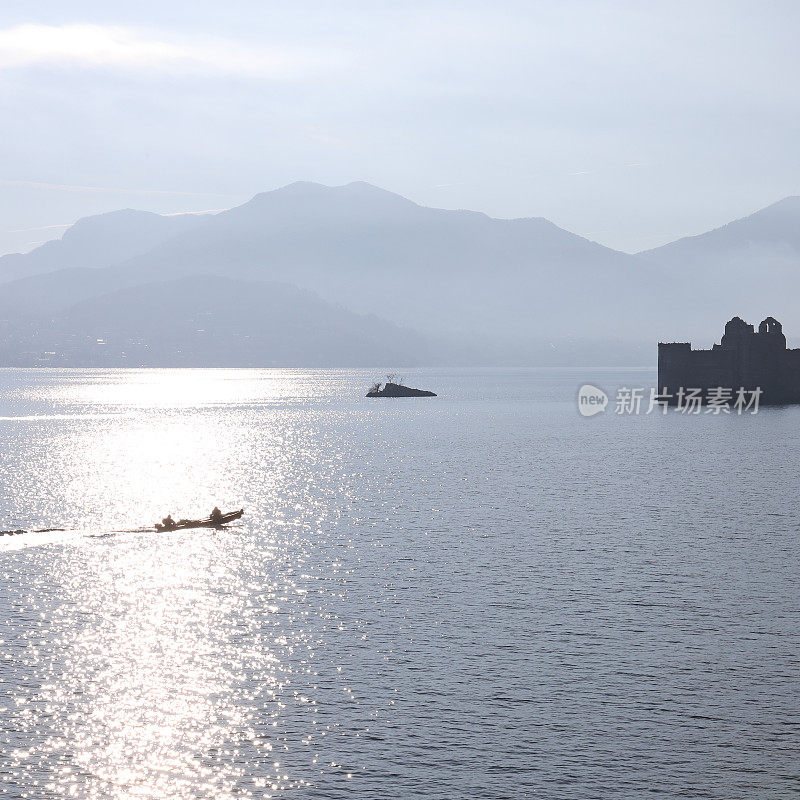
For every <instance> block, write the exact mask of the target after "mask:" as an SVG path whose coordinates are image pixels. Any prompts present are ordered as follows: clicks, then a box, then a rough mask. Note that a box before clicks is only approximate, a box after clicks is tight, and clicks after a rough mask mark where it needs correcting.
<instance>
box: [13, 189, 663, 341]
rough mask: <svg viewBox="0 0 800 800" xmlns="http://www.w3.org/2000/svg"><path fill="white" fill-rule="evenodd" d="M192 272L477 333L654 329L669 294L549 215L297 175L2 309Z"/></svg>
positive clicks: (54, 280)
mask: <svg viewBox="0 0 800 800" xmlns="http://www.w3.org/2000/svg"><path fill="white" fill-rule="evenodd" d="M65 266H74V264H73V263H69V264H65ZM192 274H215V275H220V276H224V277H229V278H236V279H245V280H269V281H282V282H290V283H293V284H296V285H298V286H301V287H303V288H307V289H311V290H313V291H315V292H317V293H319V294H320V295H321V296H322V297H324V298H325V299H327V300H330V301H332V302H338V303H341V304H342V305H344V306H346V307H347V308H350V309H352V310H354V311H357V312H359V313H376V314H378V315H380V316H381V317H384V318H387V319H391V320H392V321H394V322H397V323H398V324H403V325H408V326H412V327H415V328H418V329H419V330H421V331H424V332H429V333H435V334H440V335H449V336H459V337H462V338H463V339H465V340H471V341H474V342H485V341H493V342H512V341H526V340H532V339H534V338H538V339H542V340H547V341H552V340H556V339H559V338H561V337H564V336H578V337H596V336H597V335H598V332H601V333H602V335H603V336H604V337H610V338H614V337H624V336H627V337H628V338H631V337H632V336H635V335H636V334H637V333H641V332H642V331H643V329H644V328H645V327H647V326H650V327H649V328H648V330H649V331H650V332H652V330H653V329H654V328H653V326H652V323H653V315H654V312H653V309H652V307H651V306H648V305H647V304H646V303H645V302H644V301H645V300H646V299H647V297H648V296H650V295H652V293H653V292H654V291H655V292H657V293H658V295H659V296H660V297H665V296H667V295H668V294H669V292H670V291H671V289H670V284H669V282H668V281H666V280H664V279H663V277H662V276H661V275H660V273H659V271H658V270H657V269H654V268H652V267H651V266H650V265H649V264H648V263H647V262H646V261H643V260H637V259H636V258H635V257H633V256H628V255H626V254H623V253H617V252H615V251H613V250H610V249H608V248H606V247H603V246H601V245H599V244H597V243H595V242H591V241H588V240H586V239H584V238H582V237H580V236H576V235H575V234H572V233H569V232H567V231H564V230H562V229H561V228H558V227H557V226H556V225H554V224H553V223H551V222H549V221H547V220H545V219H541V218H530V219H516V220H498V219H492V218H491V217H488V216H486V215H485V214H481V213H477V212H472V211H447V210H442V209H433V208H426V207H423V206H419V205H417V204H416V203H413V202H411V201H410V200H407V199H405V198H403V197H400V196H399V195H396V194H393V193H391V192H387V191H384V190H382V189H378V188H376V187H374V186H370V185H369V184H365V183H353V184H348V185H346V186H339V187H326V186H320V185H318V184H313V183H296V184H292V185H290V186H287V187H285V188H283V189H278V190H276V191H273V192H266V193H264V194H260V195H256V197H254V198H253V199H252V200H251V201H249V202H248V203H245V204H243V205H242V206H238V207H237V208H233V209H230V210H229V211H226V212H222V213H220V214H215V215H213V216H207V217H203V218H200V219H198V220H197V221H196V225H195V226H194V227H193V228H192V229H191V230H189V231H185V232H183V233H180V234H178V235H175V236H173V237H171V238H169V239H166V240H164V241H162V242H161V243H159V244H157V245H156V246H154V247H152V248H150V249H149V250H147V251H146V252H143V253H141V254H139V255H137V256H135V257H132V258H130V259H128V260H127V261H124V262H121V263H117V264H114V265H113V266H109V267H106V268H105V269H103V270H92V271H87V270H76V271H74V272H73V273H72V274H71V275H68V276H67V275H59V276H55V275H54V276H49V277H46V278H42V277H41V276H40V277H39V278H38V279H36V280H30V279H29V282H28V283H19V282H17V283H16V284H9V285H7V286H6V287H4V295H5V297H4V299H2V300H1V301H0V306H2V307H5V308H6V309H7V308H9V307H12V306H13V308H14V309H16V311H17V313H21V314H25V313H28V312H29V311H34V312H36V313H39V312H41V313H51V312H54V311H57V310H58V309H59V308H62V307H63V306H64V305H65V304H66V303H70V302H77V301H79V300H80V299H84V298H85V299H88V298H90V297H93V296H96V295H98V294H101V293H105V292H108V291H111V290H113V289H115V288H126V287H131V286H134V285H136V284H137V283H141V282H145V281H154V280H164V279H166V278H169V277H180V276H184V275H192ZM2 307H0V313H2Z"/></svg>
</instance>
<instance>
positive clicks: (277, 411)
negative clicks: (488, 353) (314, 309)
mask: <svg viewBox="0 0 800 800" xmlns="http://www.w3.org/2000/svg"><path fill="white" fill-rule="evenodd" d="M378 377H380V371H376V370H263V371H262V370H0V476H1V477H2V484H1V485H2V495H1V496H0V529H2V530H7V531H12V530H17V529H23V530H26V531H33V530H34V529H42V528H64V529H66V530H64V531H51V532H48V533H33V532H30V533H24V534H19V535H14V536H3V537H0V608H1V609H2V620H0V722H2V724H1V725H0V796H2V797H9V798H36V800H41V799H42V798H61V797H78V798H82V799H85V798H98V799H99V798H115V799H117V798H124V799H125V800H127V799H128V798H142V799H143V800H159V799H160V798H165V799H166V798H169V799H170V800H174V799H175V798H180V799H182V798H187V800H188V798H193V799H194V798H209V799H210V798H214V799H215V800H226V799H227V798H263V797H291V798H350V797H358V798H370V799H371V798H374V799H375V800H378V799H381V800H382V799H383V798H387V797H398V798H456V797H475V798H509V799H511V798H514V799H516V798H525V797H531V798H533V797H535V798H544V799H545V800H551V799H552V800H564V799H565V798H569V799H572V798H575V800H578V799H580V800H583V799H584V798H586V799H587V800H589V799H590V798H603V799H606V798H639V797H648V796H651V795H652V796H655V795H662V796H664V797H668V798H677V797H685V798H720V800H735V799H736V798H742V799H744V798H747V799H748V800H750V799H751V798H788V797H796V796H797V793H798V791H800V768H799V767H798V764H800V699H799V698H800V614H799V612H800V574H799V573H798V563H799V562H800V559H799V556H800V545H799V544H798V541H799V540H800V535H799V533H798V520H800V497H799V496H798V488H799V487H800V460H799V459H798V456H797V454H798V452H800V408H762V409H760V410H759V412H758V414H755V415H751V414H745V415H741V416H739V415H735V414H729V415H726V414H719V415H717V414H699V415H686V414H680V413H676V412H670V413H668V414H666V415H663V414H661V413H659V412H657V411H656V412H654V413H651V414H646V413H644V411H645V409H644V408H643V410H642V413H641V414H616V413H614V398H613V395H614V392H615V391H616V390H617V388H618V387H623V386H627V387H631V386H642V387H650V386H651V385H653V384H654V382H655V372H654V371H646V370H645V371H627V372H626V371H610V370H609V371H603V370H413V371H407V372H406V373H405V378H406V381H407V383H408V384H409V385H411V386H418V387H420V388H424V389H431V390H433V391H435V392H437V393H438V394H439V396H438V397H436V398H423V399H395V400H383V399H381V400H368V399H366V398H365V397H364V394H365V393H366V391H367V388H368V387H369V385H370V383H371V382H372V381H373V380H375V379H376V378H378ZM584 383H591V384H594V385H596V386H599V387H602V388H605V389H606V391H608V393H609V394H610V395H611V396H612V399H611V402H610V404H609V406H608V408H607V409H606V411H605V412H604V413H601V414H598V415H597V416H594V417H591V418H584V417H582V416H581V415H580V414H579V413H578V410H577V403H576V397H577V393H578V389H579V387H580V386H581V385H582V384H584ZM214 505H218V506H219V507H220V508H221V509H222V510H223V511H228V510H233V509H237V508H240V507H243V508H244V509H245V515H244V517H243V518H242V519H241V520H240V521H239V522H238V523H236V524H235V525H234V526H231V527H230V528H229V529H226V530H223V531H214V530H200V531H183V532H174V533H169V534H164V535H156V534H155V533H153V532H151V531H145V530H141V529H142V528H145V527H149V526H152V525H153V523H155V522H156V521H159V520H160V519H161V518H162V517H164V516H166V515H167V514H168V513H171V514H172V515H173V516H174V517H175V518H176V519H177V518H179V517H196V516H204V515H206V514H207V513H208V512H209V511H210V510H211V508H212V506H214Z"/></svg>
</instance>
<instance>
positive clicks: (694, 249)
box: [641, 197, 800, 341]
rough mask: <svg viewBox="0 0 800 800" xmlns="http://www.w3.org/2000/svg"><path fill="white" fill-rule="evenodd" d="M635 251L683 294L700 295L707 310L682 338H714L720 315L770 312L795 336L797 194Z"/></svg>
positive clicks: (799, 330) (799, 325)
mask: <svg viewBox="0 0 800 800" xmlns="http://www.w3.org/2000/svg"><path fill="white" fill-rule="evenodd" d="M641 256H642V258H644V259H646V260H647V261H649V262H650V263H651V264H653V265H658V266H659V267H660V268H661V269H662V270H663V271H664V272H665V273H667V274H669V275H670V276H671V277H672V279H673V280H674V281H675V282H676V285H680V286H683V287H685V291H686V293H687V295H688V294H691V295H692V296H694V297H696V298H702V300H703V303H704V307H705V308H706V309H707V310H708V312H709V313H707V314H706V319H701V318H700V319H694V320H690V321H689V325H687V330H686V333H685V334H684V337H688V336H692V335H694V336H695V337H696V336H698V335H704V336H706V338H708V339H713V338H715V337H716V338H719V335H720V322H719V319H720V317H724V318H725V319H729V318H730V317H732V316H734V315H735V314H739V315H741V316H744V317H745V318H746V319H756V320H758V319H763V318H764V317H766V316H770V315H771V316H775V317H777V318H778V319H780V320H781V321H782V322H783V323H784V329H785V330H786V332H787V335H788V336H789V337H790V338H792V337H793V338H794V340H795V341H798V340H800V306H798V304H797V299H796V298H797V297H798V296H800V197H787V198H785V199H784V200H781V201H779V202H777V203H774V204H773V205H771V206H768V207H767V208H764V209H762V210H760V211H756V212H755V213H754V214H751V215H749V216H747V217H744V218H742V219H737V220H735V221H733V222H730V223H728V224H727V225H723V226H722V227H721V228H716V229H715V230H712V231H709V232H708V233H703V234H700V235H699V236H689V237H686V238H684V239H679V240H678V241H675V242H671V243H670V244H667V245H664V246H663V247H659V248H656V249H655V250H649V251H646V252H644V253H642V254H641ZM712 311H713V312H714V313H710V312H712ZM726 315H727V316H726ZM723 321H724V320H723ZM707 322H711V324H712V325H713V326H714V327H713V330H709V329H708V328H707ZM701 331H702V332H701Z"/></svg>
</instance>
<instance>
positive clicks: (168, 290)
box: [0, 276, 444, 367]
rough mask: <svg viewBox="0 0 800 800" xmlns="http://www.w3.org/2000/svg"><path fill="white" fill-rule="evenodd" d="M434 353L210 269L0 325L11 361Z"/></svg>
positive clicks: (405, 361)
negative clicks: (31, 319) (9, 325)
mask: <svg viewBox="0 0 800 800" xmlns="http://www.w3.org/2000/svg"><path fill="white" fill-rule="evenodd" d="M442 352H444V351H443V350H441V349H439V348H437V350H436V352H434V348H433V346H432V344H431V342H429V341H428V340H426V339H425V337H422V336H420V335H419V334H416V333H414V332H413V331H409V330H404V329H401V328H399V327H398V326H396V325H392V324H391V323H388V322H385V321H384V320H381V319H378V318H377V317H375V316H369V315H359V314H354V313H352V312H350V311H347V310H345V309H343V308H341V307H339V306H336V305H333V304H331V303H327V302H325V301H323V300H321V299H320V298H319V297H317V296H316V295H315V294H313V293H312V292H309V291H305V290H301V289H297V288H296V287H294V286H289V285H286V284H281V283H267V282H253V281H239V280H232V279H229V278H220V277H215V276H192V277H186V278H179V279H174V280H171V281H164V282H158V283H148V284H143V285H140V286H136V287H133V288H129V289H122V290H118V291H114V292H110V293H108V294H103V295H100V296H98V297H94V298H92V299H91V300H83V301H81V302H79V303H75V304H72V305H70V306H68V307H67V308H65V309H64V310H62V311H61V312H59V313H58V314H57V315H56V316H55V317H54V318H52V319H49V320H46V321H43V320H39V321H38V322H36V323H30V322H28V323H23V324H18V325H16V326H15V327H14V328H13V330H8V329H7V330H6V331H5V335H4V331H3V329H2V328H0V363H3V364H6V365H12V366H15V365H19V366H29V365H31V364H51V365H60V364H63V365H80V366H120V365H122V366H125V365H128V366H237V367H270V366H296V365H302V366H308V367H314V366H320V367H321V366H342V367H346V366H373V365H374V366H380V365H385V364H390V365H397V366H407V365H411V364H418V363H436V361H437V358H438V357H439V356H440V355H441V353H442Z"/></svg>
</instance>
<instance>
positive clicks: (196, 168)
mask: <svg viewBox="0 0 800 800" xmlns="http://www.w3.org/2000/svg"><path fill="white" fill-rule="evenodd" d="M798 30H800V3H796V2H792V1H791V0H787V2H769V1H768V2H763V1H762V2H735V1H732V0H727V1H726V2H698V0H693V2H675V0H670V2H652V1H650V2H641V1H640V0H636V2H601V1H600V0H596V1H595V2H577V1H576V2H570V1H569V0H554V1H553V2H505V3H502V2H501V3H497V2H483V3H471V2H467V1H465V0H452V2H451V0H446V1H445V0H441V1H437V0H428V1H427V2H413V1H411V2H409V0H404V2H399V1H398V0H395V2H381V0H371V1H370V2H366V0H365V2H330V0H328V1H327V2H302V0H300V1H299V2H293V3H286V2H282V3H270V2H263V1H260V2H243V0H225V2H219V0H213V2H211V0H193V2H192V3H170V2H164V1H163V0H158V2H154V0H138V2H136V3H124V4H123V3H115V2H110V3H109V2H108V0H103V1H102V2H90V1H87V0H71V2H70V3H64V2H63V0H52V1H51V2H36V1H35V0H3V2H2V4H0V123H1V127H0V141H1V142H2V146H1V147H0V253H2V252H8V251H12V250H25V249H30V248H31V247H32V246H33V243H35V242H39V241H43V240H46V239H49V238H54V237H56V236H58V235H60V233H61V231H62V230H63V227H59V226H65V225H67V224H69V223H72V222H74V221H75V220H76V219H77V218H79V217H81V216H85V215H87V214H92V213H98V212H101V211H109V210H112V209H116V208H126V207H132V208H143V209H149V210H153V211H159V212H179V211H187V210H206V209H219V208H226V207H229V206H231V205H236V204H238V203H240V202H243V201H245V200H246V199H248V198H249V197H250V196H251V195H253V194H255V193H256V192H259V191H264V190H266V189H272V188H276V187H278V186H281V185H283V184H286V183H290V182H292V181H295V180H313V181H319V182H321V183H327V184H341V183H347V182H350V181H353V180H365V181H369V182H371V183H374V184H377V185H379V186H382V187H384V188H387V189H391V190H393V191H396V192H398V193H400V194H403V195H405V196H407V197H410V198H411V199H413V200H415V201H417V202H420V203H423V204H425V205H433V206H441V207H445V208H471V209H476V210H481V211H485V212H487V213H489V214H491V215H493V216H500V217H513V216H545V217H548V218H549V219H551V220H553V221H554V222H556V223H557V224H559V225H561V226H563V227H565V228H567V229H569V230H572V231H574V232H576V233H580V234H582V235H584V236H588V237H589V238H592V239H596V240H597V241H600V242H602V243H603V244H607V245H610V246H612V247H617V248H620V249H624V250H628V251H635V250H640V249H643V248H646V247H651V246H655V245H657V244H660V243H663V242H665V241H668V240H671V239H674V238H677V237H679V236H681V235H685V234H690V233H698V232H700V231H703V230H706V229H708V228H712V227H715V226H717V225H719V224H722V223H724V222H727V221H728V220H730V219H733V218H736V217H740V216H743V215H745V214H747V213H750V212H751V211H753V210H755V209H757V208H760V207H762V206H765V205H768V204H769V203H771V202H773V201H775V200H778V199H780V198H782V197H785V196H786V195H790V194H800V113H798V112H800V80H798V78H799V77H800V47H798V45H797V32H798Z"/></svg>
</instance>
